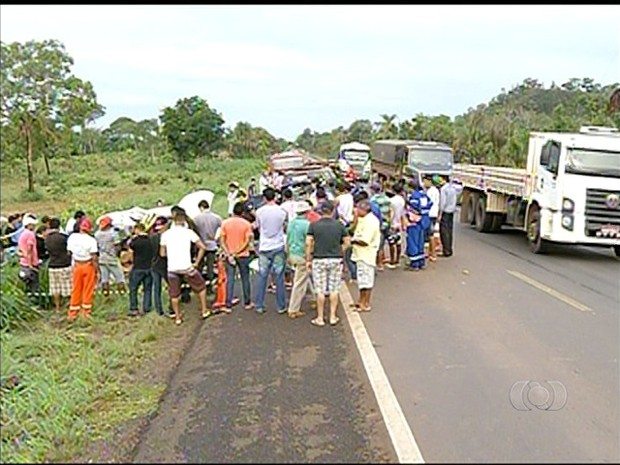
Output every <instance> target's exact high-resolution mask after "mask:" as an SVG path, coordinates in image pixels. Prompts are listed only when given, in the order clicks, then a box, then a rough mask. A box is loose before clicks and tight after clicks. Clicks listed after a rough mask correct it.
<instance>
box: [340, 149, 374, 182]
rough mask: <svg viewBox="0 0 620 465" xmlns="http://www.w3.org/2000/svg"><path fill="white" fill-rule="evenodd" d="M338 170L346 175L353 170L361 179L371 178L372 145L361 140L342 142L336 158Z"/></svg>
mask: <svg viewBox="0 0 620 465" xmlns="http://www.w3.org/2000/svg"><path fill="white" fill-rule="evenodd" d="M336 163H337V167H338V171H339V172H340V174H341V175H342V176H345V175H347V174H348V173H349V171H351V170H352V171H353V173H354V174H355V176H357V177H358V178H360V179H364V180H368V179H369V178H370V167H371V165H370V147H369V146H368V145H366V144H362V143H361V142H347V143H346V144H342V145H341V146H340V149H339V150H338V156H337V158H336Z"/></svg>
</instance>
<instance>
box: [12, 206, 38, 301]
mask: <svg viewBox="0 0 620 465" xmlns="http://www.w3.org/2000/svg"><path fill="white" fill-rule="evenodd" d="M36 224H37V220H36V219H34V218H33V217H31V216H26V217H25V218H24V223H23V225H24V232H23V233H22V234H21V236H20V238H19V240H18V241H17V255H18V256H19V277H20V278H21V280H22V281H23V282H24V283H25V284H26V291H27V293H28V295H29V297H30V299H31V300H32V301H33V302H37V301H38V299H39V254H38V252H37V239H36V235H35V233H34V227H35V226H36Z"/></svg>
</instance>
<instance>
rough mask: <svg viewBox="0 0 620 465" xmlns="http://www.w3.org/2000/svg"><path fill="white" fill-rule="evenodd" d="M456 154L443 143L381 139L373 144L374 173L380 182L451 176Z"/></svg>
mask: <svg viewBox="0 0 620 465" xmlns="http://www.w3.org/2000/svg"><path fill="white" fill-rule="evenodd" d="M453 160H454V154H453V151H452V148H451V147H450V146H449V145H447V144H444V143H441V142H434V141H418V140H378V141H376V142H375V143H374V144H373V146H372V173H373V176H375V177H376V178H378V180H379V181H381V182H391V181H398V180H400V179H403V178H404V179H408V178H413V177H415V178H417V179H418V181H421V180H422V179H423V178H426V177H431V176H433V175H439V176H443V177H445V178H447V179H449V178H450V177H451V176H452V168H453Z"/></svg>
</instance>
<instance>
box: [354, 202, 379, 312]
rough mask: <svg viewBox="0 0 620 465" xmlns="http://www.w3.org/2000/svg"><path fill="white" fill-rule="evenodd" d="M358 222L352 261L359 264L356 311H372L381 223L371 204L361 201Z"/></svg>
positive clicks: (357, 208)
mask: <svg viewBox="0 0 620 465" xmlns="http://www.w3.org/2000/svg"><path fill="white" fill-rule="evenodd" d="M355 208H356V210H357V215H358V220H357V225H356V226H355V232H354V233H353V239H352V240H351V245H352V246H353V253H352V255H351V259H352V260H353V261H354V262H355V263H356V264H357V287H358V289H359V297H358V301H357V303H356V304H355V310H356V311H359V312H369V311H370V295H371V293H372V288H373V287H374V284H375V268H376V263H377V252H378V250H379V245H380V243H381V223H380V222H379V220H378V219H377V217H376V216H375V215H373V214H372V212H371V207H370V202H369V201H368V200H361V201H360V202H358V204H357V205H356V206H355Z"/></svg>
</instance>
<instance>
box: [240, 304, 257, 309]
mask: <svg viewBox="0 0 620 465" xmlns="http://www.w3.org/2000/svg"><path fill="white" fill-rule="evenodd" d="M243 308H244V309H245V310H254V308H255V305H254V304H248V305H246V306H244V307H243Z"/></svg>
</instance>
